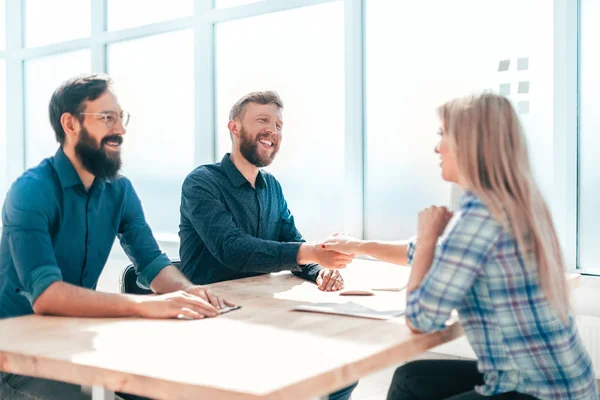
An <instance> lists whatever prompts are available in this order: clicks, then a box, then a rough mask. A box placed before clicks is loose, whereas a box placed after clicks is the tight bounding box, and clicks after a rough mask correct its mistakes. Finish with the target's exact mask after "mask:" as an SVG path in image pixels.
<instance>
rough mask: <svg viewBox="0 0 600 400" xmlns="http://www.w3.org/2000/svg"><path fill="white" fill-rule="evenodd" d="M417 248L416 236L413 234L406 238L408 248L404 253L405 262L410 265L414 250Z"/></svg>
mask: <svg viewBox="0 0 600 400" xmlns="http://www.w3.org/2000/svg"><path fill="white" fill-rule="evenodd" d="M416 250H417V236H413V237H411V238H410V239H408V250H407V254H406V258H407V261H406V264H407V265H412V263H413V259H414V258H415V251H416Z"/></svg>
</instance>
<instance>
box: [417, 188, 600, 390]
mask: <svg viewBox="0 0 600 400" xmlns="http://www.w3.org/2000/svg"><path fill="white" fill-rule="evenodd" d="M415 246H416V243H415V241H414V240H412V241H411V242H410V244H409V248H408V263H409V264H412V261H413V257H414V253H415ZM453 309H456V310H457V311H458V314H459V317H460V321H461V323H462V326H463V327H464V330H465V334H466V336H467V338H468V340H469V342H470V344H471V346H472V347H473V350H475V354H477V365H478V368H479V371H480V372H482V373H483V374H484V384H483V385H481V386H478V387H476V390H477V391H478V392H479V393H480V394H482V395H493V394H499V393H504V392H509V391H518V392H521V393H527V394H530V395H532V396H535V397H538V398H540V399H594V400H598V393H597V388H596V380H595V377H594V371H593V367H592V363H591V360H590V357H589V355H588V354H587V352H586V350H585V348H584V346H583V343H582V342H581V339H580V337H579V335H578V333H577V328H576V326H575V321H574V318H573V317H572V316H569V321H568V323H566V324H565V323H564V322H563V321H562V320H561V319H560V318H559V316H558V315H557V313H556V312H555V311H554V310H553V308H552V306H551V305H550V304H549V303H548V301H547V300H546V298H545V296H544V293H543V291H542V288H541V286H540V282H539V278H538V274H537V271H536V269H535V268H530V267H527V268H526V267H525V266H524V263H523V258H522V256H521V254H520V253H519V252H518V251H517V243H516V240H515V238H514V236H513V235H512V233H511V232H510V231H506V230H505V229H503V228H502V226H501V225H500V224H499V223H498V222H497V221H496V220H495V219H494V218H493V217H492V215H491V213H490V211H489V210H488V208H487V207H486V206H485V204H483V202H482V201H481V200H480V199H479V198H478V197H477V196H475V195H474V194H473V193H472V192H467V193H465V194H464V195H463V198H462V199H461V204H460V210H459V212H457V213H455V215H454V217H453V218H452V220H451V221H450V223H449V224H448V226H447V228H446V230H445V232H444V234H443V235H442V236H441V237H440V240H439V242H438V245H437V248H436V251H435V257H434V260H433V263H432V265H431V269H430V270H429V272H428V273H427V275H426V276H425V278H424V279H423V282H422V283H421V285H420V286H419V287H418V288H417V289H416V290H414V291H413V292H411V293H410V295H409V296H408V299H407V308H406V317H407V319H408V320H409V321H410V323H411V325H412V326H414V327H415V328H416V329H418V330H420V331H423V332H432V331H437V330H442V329H444V328H445V322H446V321H447V320H448V318H449V316H450V312H451V311H452V310H453Z"/></svg>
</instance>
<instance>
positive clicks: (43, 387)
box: [0, 372, 118, 400]
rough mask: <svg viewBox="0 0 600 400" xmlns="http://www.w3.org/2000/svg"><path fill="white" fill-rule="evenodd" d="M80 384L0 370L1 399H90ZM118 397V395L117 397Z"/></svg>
mask: <svg viewBox="0 0 600 400" xmlns="http://www.w3.org/2000/svg"><path fill="white" fill-rule="evenodd" d="M91 398H92V396H91V395H90V394H88V393H84V392H82V391H81V386H79V385H73V384H71V383H65V382H59V381H51V380H49V379H42V378H32V377H29V376H23V375H15V374H7V373H5V372H0V399H1V400H9V399H10V400H63V399H64V400H90V399H91ZM117 399H118V397H117Z"/></svg>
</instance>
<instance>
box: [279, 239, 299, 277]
mask: <svg viewBox="0 0 600 400" xmlns="http://www.w3.org/2000/svg"><path fill="white" fill-rule="evenodd" d="M300 246H302V243H301V242H282V243H281V256H280V259H279V262H280V263H281V265H282V266H284V267H286V269H288V268H289V270H290V271H302V267H301V266H300V265H298V251H299V250H300Z"/></svg>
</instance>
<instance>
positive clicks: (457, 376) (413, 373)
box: [387, 360, 535, 400]
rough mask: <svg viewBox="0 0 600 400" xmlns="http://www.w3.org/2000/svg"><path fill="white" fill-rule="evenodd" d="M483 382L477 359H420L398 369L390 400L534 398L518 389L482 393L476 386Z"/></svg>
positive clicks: (389, 396)
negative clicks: (495, 393) (516, 390)
mask: <svg viewBox="0 0 600 400" xmlns="http://www.w3.org/2000/svg"><path fill="white" fill-rule="evenodd" d="M482 384H483V375H482V374H480V373H479V371H478V370H477V363H476V362H475V361H465V360H421V361H413V362H410V363H408V364H405V365H403V366H401V367H400V368H398V369H397V370H396V372H395V373H394V378H393V379H392V384H391V386H390V390H389V392H388V396H387V398H388V400H409V399H410V400H437V399H439V400H442V399H445V400H484V399H498V400H499V399H502V400H509V399H511V400H512V399H515V400H535V397H533V396H530V395H527V394H522V393H518V392H508V393H502V394H498V395H495V396H482V395H480V394H479V393H477V392H476V391H475V389H474V387H475V386H476V385H482Z"/></svg>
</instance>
